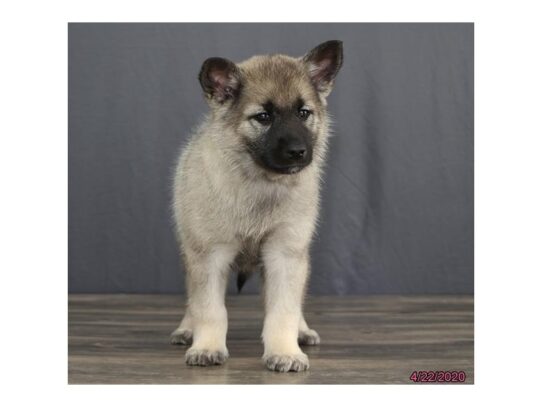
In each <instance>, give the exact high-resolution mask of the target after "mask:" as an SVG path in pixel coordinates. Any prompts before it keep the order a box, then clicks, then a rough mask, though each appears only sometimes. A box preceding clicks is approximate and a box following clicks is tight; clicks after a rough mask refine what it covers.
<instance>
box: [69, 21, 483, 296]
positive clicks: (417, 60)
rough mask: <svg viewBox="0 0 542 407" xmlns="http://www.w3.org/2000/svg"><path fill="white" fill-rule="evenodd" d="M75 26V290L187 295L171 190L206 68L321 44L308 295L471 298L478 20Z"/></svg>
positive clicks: (200, 106)
mask: <svg viewBox="0 0 542 407" xmlns="http://www.w3.org/2000/svg"><path fill="white" fill-rule="evenodd" d="M68 29H69V259H68V262H69V290H70V292H179V291H184V275H183V273H182V268H181V267H180V264H179V263H180V261H179V257H178V253H177V246H176V243H175V239H174V234H173V228H172V221H171V216H170V211H169V202H170V199H171V193H170V183H171V176H172V171H173V166H174V163H175V159H176V157H177V154H178V150H179V148H180V146H181V145H182V144H183V143H184V142H185V141H186V139H187V137H188V136H189V134H190V129H191V128H193V127H194V126H195V125H196V124H197V123H198V121H199V120H200V119H201V117H202V115H203V113H204V112H205V111H206V109H207V106H206V104H205V102H204V100H203V97H202V96H201V91H200V87H199V83H198V81H197V74H198V71H199V68H200V65H201V63H202V62H203V60H204V59H206V58H207V57H210V56H224V57H227V58H230V59H232V60H234V61H240V60H243V59H245V58H247V57H249V56H251V55H253V54H258V53H260V54H261V53H274V52H280V53H287V54H291V55H302V54H304V53H305V52H306V51H308V50H309V49H310V48H312V47H313V46H316V45H317V44H319V43H320V42H323V41H326V40H329V39H340V40H342V41H344V50H345V63H344V66H343V68H342V71H341V72H340V74H339V77H338V79H337V82H336V86H335V89H334V91H333V93H332V94H331V96H330V99H329V105H330V111H331V114H332V115H333V117H334V119H335V123H336V124H335V127H334V128H335V133H336V136H335V137H334V138H332V139H331V150H330V154H329V160H328V166H327V171H326V178H325V184H324V187H323V208H322V212H321V223H320V226H319V228H318V236H317V237H316V239H315V242H314V245H313V248H312V270H313V273H312V277H311V282H310V293H313V294H364V293H472V292H473V54H474V50H473V29H474V27H473V25H472V24H70V25H69V28H68ZM256 280H257V279H253V280H251V282H250V283H249V284H248V286H247V287H245V289H244V291H243V292H255V291H257V290H258V283H257V281H256ZM232 283H233V278H232ZM232 287H233V284H232V285H231V287H230V290H231V289H232Z"/></svg>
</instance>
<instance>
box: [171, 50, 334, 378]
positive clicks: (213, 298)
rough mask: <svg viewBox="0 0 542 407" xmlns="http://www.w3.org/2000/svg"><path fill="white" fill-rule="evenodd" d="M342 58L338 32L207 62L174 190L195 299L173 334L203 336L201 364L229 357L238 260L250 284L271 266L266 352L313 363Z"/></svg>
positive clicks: (180, 340) (196, 360) (278, 365)
mask: <svg viewBox="0 0 542 407" xmlns="http://www.w3.org/2000/svg"><path fill="white" fill-rule="evenodd" d="M342 61H343V52H342V43H341V42H340V41H328V42H325V43H323V44H321V45H319V46H317V47H316V48H314V49H313V50H312V51H310V52H309V53H307V54H306V55H305V56H303V57H299V58H293V57H290V56H286V55H266V56H254V57H252V58H250V59H248V60H246V61H244V62H241V63H239V64H235V63H233V62H231V61H229V60H227V59H224V58H209V59H207V60H206V61H205V62H204V63H203V66H202V68H201V72H200V74H199V81H200V83H201V87H202V88H203V92H204V94H205V97H206V99H207V102H208V104H209V106H210V113H209V115H208V116H207V118H206V119H205V121H204V122H203V124H202V125H201V126H200V127H199V129H198V130H197V131H196V132H195V134H194V135H193V136H192V138H191V140H190V142H189V143H188V145H187V146H186V148H185V149H184V152H183V153H182V154H181V157H180V160H179V163H178V167H177V170H176V173H175V182H174V202H173V209H174V216H175V221H176V225H177V234H178V237H179V240H180V245H181V252H182V257H183V261H184V264H185V269H186V280H187V290H188V304H187V311H186V314H185V315H184V318H183V320H182V322H181V324H180V325H179V327H178V328H177V329H176V330H175V331H174V332H173V333H172V335H171V341H172V343H176V344H191V347H190V348H189V349H188V351H187V352H186V358H185V359H186V363H188V364H189V365H200V366H207V365H216V364H222V363H224V362H225V360H226V359H227V357H228V349H227V348H226V331H227V328H228V320H227V313H226V308H225V305H224V296H225V292H226V285H227V281H228V275H229V273H230V270H234V271H236V272H238V276H239V277H238V286H239V288H240V287H241V286H242V284H243V282H244V280H245V279H246V276H247V275H248V273H250V272H251V271H254V270H260V271H261V272H262V275H263V281H264V298H265V301H264V302H265V319H264V327H263V332H262V338H263V344H264V354H263V361H264V364H265V366H267V368H269V369H270V370H276V371H279V372H287V371H303V370H306V369H308V367H309V360H308V358H307V355H306V354H304V353H303V352H302V350H301V348H300V347H299V345H300V344H301V345H315V344H318V343H319V342H320V338H319V336H318V334H317V333H316V331H314V330H312V329H310V328H309V326H308V325H307V323H306V322H305V319H304V317H303V314H302V303H303V296H304V291H305V287H306V283H307V277H308V275H309V245H310V242H311V238H312V235H313V232H314V229H315V224H316V218H317V215H318V207H319V181H320V176H321V172H322V166H323V161H324V156H325V153H326V144H327V139H328V131H329V130H328V127H329V119H328V115H327V111H326V97H327V96H328V95H329V93H330V92H331V88H332V86H333V82H334V79H335V77H336V75H337V73H338V71H339V69H340V67H341V65H342Z"/></svg>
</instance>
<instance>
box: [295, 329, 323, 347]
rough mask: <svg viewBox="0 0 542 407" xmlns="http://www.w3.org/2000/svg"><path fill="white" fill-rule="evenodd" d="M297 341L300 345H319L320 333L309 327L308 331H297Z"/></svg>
mask: <svg viewBox="0 0 542 407" xmlns="http://www.w3.org/2000/svg"><path fill="white" fill-rule="evenodd" d="M297 342H298V343H299V344H300V345H307V346H314V345H320V335H318V332H316V331H315V330H314V329H309V330H308V331H303V332H299V338H297Z"/></svg>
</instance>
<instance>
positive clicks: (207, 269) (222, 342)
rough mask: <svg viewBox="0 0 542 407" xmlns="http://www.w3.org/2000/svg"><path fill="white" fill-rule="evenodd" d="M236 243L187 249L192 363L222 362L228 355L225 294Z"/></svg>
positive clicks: (189, 361)
mask: <svg viewBox="0 0 542 407" xmlns="http://www.w3.org/2000/svg"><path fill="white" fill-rule="evenodd" d="M236 253H237V247H235V245H225V244H222V245H216V246H214V247H213V248H211V249H210V250H208V251H206V253H204V254H201V253H190V252H185V259H186V265H187V273H188V274H187V283H188V312H189V315H190V318H191V325H192V329H193V341H192V346H191V347H190V349H188V350H187V351H186V357H185V360H186V363H187V364H189V365H199V366H208V365H220V364H222V363H224V362H225V361H226V359H227V358H228V349H227V348H226V333H227V330H228V316H227V311H226V306H225V304H224V297H225V293H226V285H227V281H228V274H229V267H230V264H231V263H232V261H233V259H234V258H235V255H236Z"/></svg>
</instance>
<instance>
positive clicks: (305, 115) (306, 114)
mask: <svg viewBox="0 0 542 407" xmlns="http://www.w3.org/2000/svg"><path fill="white" fill-rule="evenodd" d="M311 113H312V112H311V111H310V110H307V109H299V112H297V115H298V116H299V118H300V119H301V120H307V119H308V118H309V116H310V115H311Z"/></svg>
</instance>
